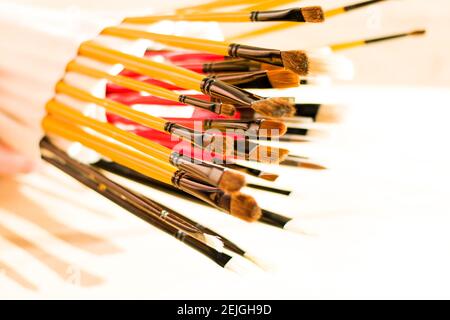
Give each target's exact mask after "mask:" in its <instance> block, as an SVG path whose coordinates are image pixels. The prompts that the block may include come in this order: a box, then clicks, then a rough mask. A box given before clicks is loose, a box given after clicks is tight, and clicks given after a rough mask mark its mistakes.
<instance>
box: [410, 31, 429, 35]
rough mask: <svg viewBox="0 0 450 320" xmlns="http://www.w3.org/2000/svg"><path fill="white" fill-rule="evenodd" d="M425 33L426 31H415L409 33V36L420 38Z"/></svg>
mask: <svg viewBox="0 0 450 320" xmlns="http://www.w3.org/2000/svg"><path fill="white" fill-rule="evenodd" d="M426 33H427V30H416V31H413V32H411V33H410V35H411V36H422V35H424V34H426Z"/></svg>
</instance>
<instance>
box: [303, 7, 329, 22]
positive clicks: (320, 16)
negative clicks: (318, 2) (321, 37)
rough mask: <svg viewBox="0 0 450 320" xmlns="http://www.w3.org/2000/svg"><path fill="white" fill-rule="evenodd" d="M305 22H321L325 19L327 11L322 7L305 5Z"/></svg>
mask: <svg viewBox="0 0 450 320" xmlns="http://www.w3.org/2000/svg"><path fill="white" fill-rule="evenodd" d="M301 11H302V15H303V18H305V22H312V23H320V22H324V21H325V13H324V12H323V10H322V8H321V7H318V6H315V7H305V8H301Z"/></svg>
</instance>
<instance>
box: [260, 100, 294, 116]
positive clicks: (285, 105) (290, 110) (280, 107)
mask: <svg viewBox="0 0 450 320" xmlns="http://www.w3.org/2000/svg"><path fill="white" fill-rule="evenodd" d="M251 107H252V109H253V110H255V111H256V112H257V113H259V114H261V115H263V116H266V117H272V118H283V117H293V116H294V114H295V112H296V109H295V106H294V104H293V103H292V101H290V100H289V99H286V98H268V99H262V100H258V101H255V102H253V103H252V105H251Z"/></svg>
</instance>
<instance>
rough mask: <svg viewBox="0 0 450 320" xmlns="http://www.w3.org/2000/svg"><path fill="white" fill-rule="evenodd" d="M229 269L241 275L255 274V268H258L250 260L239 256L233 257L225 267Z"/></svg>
mask: <svg viewBox="0 0 450 320" xmlns="http://www.w3.org/2000/svg"><path fill="white" fill-rule="evenodd" d="M224 268H225V269H227V270H230V271H232V272H234V273H237V274H239V275H250V274H255V270H258V269H257V268H255V267H254V266H252V265H251V264H250V263H249V262H248V261H246V260H244V259H242V258H239V257H233V258H231V260H230V261H228V263H227V264H226V265H225V267H224Z"/></svg>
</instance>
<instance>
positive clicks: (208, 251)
mask: <svg viewBox="0 0 450 320" xmlns="http://www.w3.org/2000/svg"><path fill="white" fill-rule="evenodd" d="M43 159H44V160H45V161H47V162H48V163H50V164H52V165H53V166H55V167H57V168H58V169H60V170H61V171H63V172H65V173H66V174H68V175H70V176H71V177H73V178H74V179H76V180H77V181H79V182H80V183H82V184H83V185H85V186H86V187H88V188H90V189H92V190H94V191H95V192H97V193H99V194H100V195H102V196H104V197H105V198H107V199H109V200H111V201H112V202H114V203H115V204H117V205H119V206H120V207H122V208H124V209H125V210H127V211H129V212H130V213H132V214H133V215H135V216H137V217H138V218H140V219H142V220H144V221H145V222H147V223H149V224H151V225H153V226H154V227H156V228H158V229H160V230H162V231H164V232H166V233H168V234H170V235H171V236H173V237H175V238H176V239H178V240H179V241H181V242H183V243H185V244H187V245H189V246H190V247H191V248H193V249H195V250H197V251H198V252H200V253H202V254H204V255H205V256H207V257H208V258H210V259H211V260H213V261H214V262H216V263H217V264H218V265H220V266H221V267H225V265H226V264H227V263H228V262H229V261H230V260H231V258H232V257H231V256H229V255H227V254H225V253H222V252H219V251H217V250H215V249H213V248H211V247H209V246H208V245H206V244H204V243H203V242H201V241H199V240H198V239H196V238H194V237H192V236H190V235H189V234H187V233H184V232H183V231H180V230H179V229H177V228H175V227H173V226H172V225H170V224H167V223H165V222H163V221H161V220H159V219H157V218H156V217H154V216H152V215H149V214H148V213H147V212H145V211H143V210H142V209H140V208H138V207H136V206H135V205H134V204H132V203H131V202H129V201H127V200H125V199H124V198H123V197H121V196H119V195H117V194H115V193H112V192H110V191H109V190H108V189H107V188H106V189H105V188H104V187H102V186H101V185H99V184H98V183H97V182H95V181H93V180H90V179H89V178H87V177H85V176H83V175H81V174H80V173H79V172H77V171H75V170H72V169H70V168H68V167H67V166H66V165H64V164H62V163H60V162H59V161H58V160H55V159H52V158H50V157H46V156H43Z"/></svg>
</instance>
